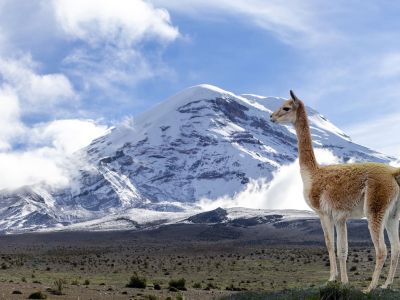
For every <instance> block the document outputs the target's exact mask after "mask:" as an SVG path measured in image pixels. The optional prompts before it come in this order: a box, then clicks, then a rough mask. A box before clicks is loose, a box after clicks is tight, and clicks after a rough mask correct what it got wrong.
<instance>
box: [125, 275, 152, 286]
mask: <svg viewBox="0 0 400 300" xmlns="http://www.w3.org/2000/svg"><path fill="white" fill-rule="evenodd" d="M146 283H147V280H146V278H140V277H139V276H138V275H137V273H136V272H135V274H133V275H132V277H131V279H130V280H129V283H128V284H127V285H126V287H129V288H134V289H144V288H146Z"/></svg>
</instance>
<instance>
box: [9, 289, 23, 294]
mask: <svg viewBox="0 0 400 300" xmlns="http://www.w3.org/2000/svg"><path fill="white" fill-rule="evenodd" d="M11 294H14V295H22V292H21V291H18V290H15V291H12V293H11Z"/></svg>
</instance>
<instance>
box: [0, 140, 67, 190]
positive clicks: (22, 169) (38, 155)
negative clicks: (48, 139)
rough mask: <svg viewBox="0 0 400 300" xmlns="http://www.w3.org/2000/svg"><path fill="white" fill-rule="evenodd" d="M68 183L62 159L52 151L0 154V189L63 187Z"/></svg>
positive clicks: (44, 149) (37, 150)
mask: <svg viewBox="0 0 400 300" xmlns="http://www.w3.org/2000/svg"><path fill="white" fill-rule="evenodd" d="M68 181H69V176H68V173H67V172H66V169H65V168H64V166H63V161H62V158H61V157H59V153H58V152H57V151H55V150H54V149H51V148H40V149H36V150H33V151H24V152H6V153H0V189H14V188H18V187H21V186H24V185H32V184H37V183H46V184H49V185H51V186H64V185H66V184H68Z"/></svg>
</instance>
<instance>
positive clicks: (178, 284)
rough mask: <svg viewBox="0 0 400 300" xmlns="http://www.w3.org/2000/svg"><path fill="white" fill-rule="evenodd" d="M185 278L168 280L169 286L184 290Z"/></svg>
mask: <svg viewBox="0 0 400 300" xmlns="http://www.w3.org/2000/svg"><path fill="white" fill-rule="evenodd" d="M185 285H186V280H185V278H181V279H178V280H173V279H172V280H170V282H169V288H170V289H171V288H176V289H177V290H181V291H186V287H185Z"/></svg>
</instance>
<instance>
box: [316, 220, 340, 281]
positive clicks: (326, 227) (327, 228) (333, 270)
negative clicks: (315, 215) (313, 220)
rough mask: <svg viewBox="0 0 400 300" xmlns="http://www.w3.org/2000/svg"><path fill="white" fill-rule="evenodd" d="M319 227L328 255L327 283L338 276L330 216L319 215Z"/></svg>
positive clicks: (333, 231)
mask: <svg viewBox="0 0 400 300" xmlns="http://www.w3.org/2000/svg"><path fill="white" fill-rule="evenodd" d="M320 220H321V226H322V230H323V231H324V236H325V243H326V248H327V249H328V254H329V264H330V276H329V281H334V280H336V277H337V275H338V270H337V265H336V255H335V240H334V238H335V229H334V225H333V219H332V217H331V216H327V215H321V216H320Z"/></svg>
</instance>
